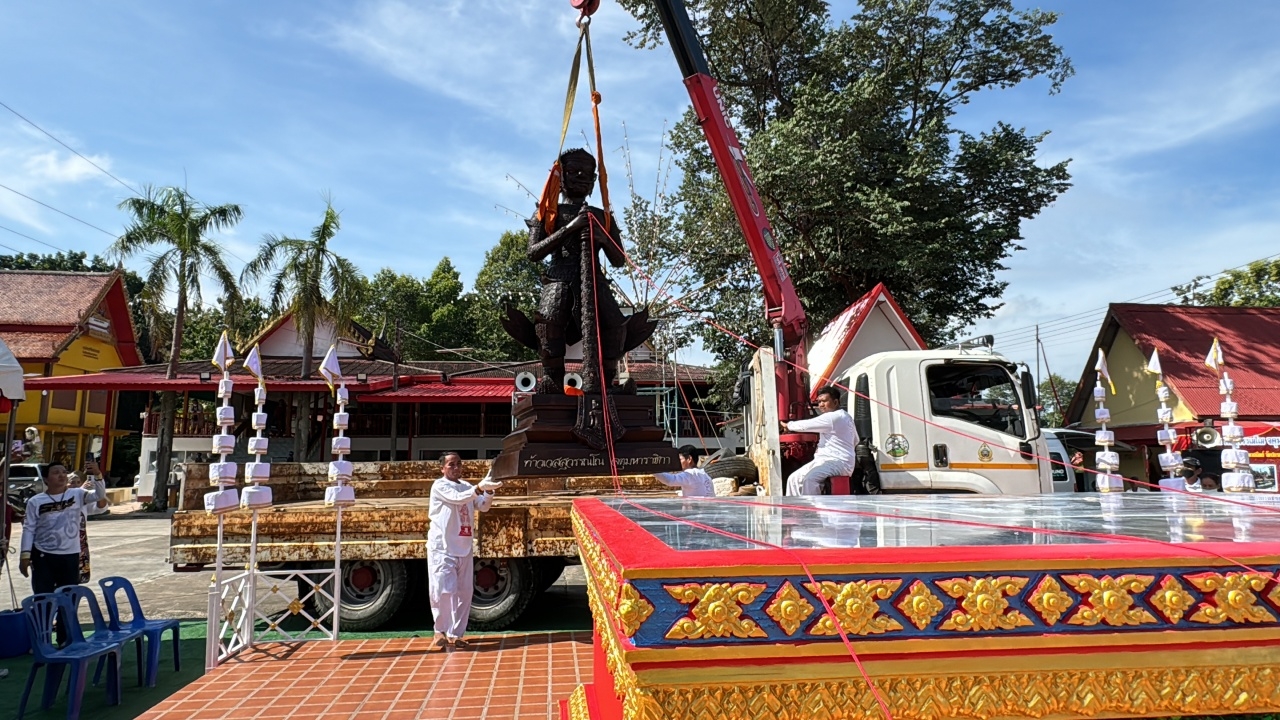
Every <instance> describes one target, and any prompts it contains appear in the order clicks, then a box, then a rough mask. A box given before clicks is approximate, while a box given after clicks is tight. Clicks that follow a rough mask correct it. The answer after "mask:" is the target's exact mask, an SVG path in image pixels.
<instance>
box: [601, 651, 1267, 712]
mask: <svg viewBox="0 0 1280 720" xmlns="http://www.w3.org/2000/svg"><path fill="white" fill-rule="evenodd" d="M876 687H877V689H878V690H879V692H880V694H881V696H882V697H883V698H884V699H885V702H887V703H888V706H889V708H888V709H889V713H888V714H889V716H891V717H893V718H895V719H897V720H948V719H950V718H957V717H969V718H978V719H979V720H987V719H988V718H1007V717H1039V718H1044V717H1051V718H1095V717H1108V716H1110V717H1124V716H1147V717H1150V716H1175V715H1193V714H1235V713H1250V712H1251V713H1259V712H1267V711H1272V712H1274V711H1275V710H1277V709H1280V669H1276V668H1272V667H1259V666H1256V665H1236V666H1226V667H1195V668H1134V669H1125V670H1062V671H1052V672H1009V673H996V674H991V675H978V674H968V673H945V674H939V675H925V676H918V675H911V676H899V677H885V678H882V677H879V676H877V678H876ZM632 697H634V698H635V702H631V698H632ZM882 716H883V714H882V713H881V711H880V709H879V706H878V704H877V702H876V699H875V697H874V696H873V695H872V694H871V691H870V689H869V688H868V687H867V684H866V682H864V681H863V680H862V679H861V678H860V677H858V676H856V675H855V676H854V677H852V678H851V679H849V680H844V681H836V680H829V681H794V682H778V683H760V684H751V683H734V684H728V683H725V684H708V685H694V684H689V685H673V686H665V687H654V688H644V689H643V690H634V691H633V695H629V696H627V697H626V698H624V701H623V717H624V718H625V719H626V720H657V718H677V717H678V718H687V719H688V720H765V719H766V718H776V719H777V720H804V719H807V718H815V717H821V718H829V719H832V720H835V719H838V718H860V717H882Z"/></svg>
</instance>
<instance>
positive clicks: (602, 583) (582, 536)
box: [572, 513, 622, 608]
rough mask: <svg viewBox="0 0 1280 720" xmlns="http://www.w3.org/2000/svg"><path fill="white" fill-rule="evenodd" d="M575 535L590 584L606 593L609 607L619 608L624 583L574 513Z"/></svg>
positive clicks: (598, 544) (593, 537) (592, 536)
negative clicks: (621, 588) (619, 593)
mask: <svg viewBox="0 0 1280 720" xmlns="http://www.w3.org/2000/svg"><path fill="white" fill-rule="evenodd" d="M572 518H573V534H574V536H575V537H576V538H577V541H578V554H579V555H580V556H581V557H582V562H583V564H584V565H586V569H587V571H588V576H589V577H588V582H587V584H588V585H590V584H591V583H592V582H595V583H596V584H597V585H599V589H600V591H601V592H602V593H604V597H605V600H606V601H607V603H608V607H610V608H616V607H617V606H618V592H619V589H620V586H621V585H622V581H621V580H620V579H619V578H618V576H617V574H616V573H615V572H614V571H613V566H611V565H610V564H609V561H608V560H606V559H605V557H604V550H603V549H602V548H601V547H600V543H599V542H598V541H597V540H596V538H595V536H594V535H593V534H592V533H591V531H590V530H589V529H588V528H587V526H586V524H585V523H583V522H582V519H581V518H580V517H578V514H577V513H573V516H572Z"/></svg>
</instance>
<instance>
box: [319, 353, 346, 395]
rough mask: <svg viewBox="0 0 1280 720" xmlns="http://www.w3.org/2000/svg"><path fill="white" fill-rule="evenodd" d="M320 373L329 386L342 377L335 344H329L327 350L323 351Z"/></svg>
mask: <svg viewBox="0 0 1280 720" xmlns="http://www.w3.org/2000/svg"><path fill="white" fill-rule="evenodd" d="M320 374H321V375H323V376H324V381H325V382H327V383H329V387H330V388H332V387H333V384H334V383H335V382H337V381H339V380H341V379H342V366H341V365H339V364H338V346H337V345H330V346H329V352H327V353H325V356H324V360H323V361H321V363H320Z"/></svg>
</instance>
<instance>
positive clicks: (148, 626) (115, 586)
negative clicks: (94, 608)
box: [98, 577, 182, 687]
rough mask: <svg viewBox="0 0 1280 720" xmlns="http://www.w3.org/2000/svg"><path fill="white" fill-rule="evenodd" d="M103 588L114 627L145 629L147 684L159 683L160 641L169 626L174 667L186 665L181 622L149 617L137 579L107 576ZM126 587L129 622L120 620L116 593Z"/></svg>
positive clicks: (178, 667)
mask: <svg viewBox="0 0 1280 720" xmlns="http://www.w3.org/2000/svg"><path fill="white" fill-rule="evenodd" d="M98 586H99V587H101V588H102V598H103V599H104V600H106V601H107V616H108V617H109V618H110V623H111V629H112V630H141V631H142V634H143V635H144V636H146V638H147V687H155V686H156V675H157V674H158V673H159V672H160V641H161V639H162V638H163V637H164V633H165V631H167V630H172V631H173V670H174V672H177V671H179V670H181V669H182V660H181V654H180V652H179V647H178V646H179V643H180V642H181V640H182V638H181V630H180V623H179V622H178V621H177V620H148V619H147V617H146V616H145V615H143V614H142V604H141V603H139V602H138V593H137V592H135V591H134V589H133V583H131V582H129V581H128V580H126V579H124V578H122V577H106V578H102V579H101V580H99V581H98ZM122 590H123V591H124V594H125V597H127V598H128V599H129V610H130V612H131V613H132V615H133V619H131V620H130V621H129V623H128V624H127V625H125V624H121V622H120V605H119V603H118V602H117V600H116V593H119V592H120V591H122Z"/></svg>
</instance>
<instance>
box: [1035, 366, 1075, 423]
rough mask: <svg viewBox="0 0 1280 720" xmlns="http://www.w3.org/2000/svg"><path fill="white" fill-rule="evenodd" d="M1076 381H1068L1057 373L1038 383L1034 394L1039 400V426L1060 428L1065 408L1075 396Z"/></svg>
mask: <svg viewBox="0 0 1280 720" xmlns="http://www.w3.org/2000/svg"><path fill="white" fill-rule="evenodd" d="M1079 384H1080V383H1079V381H1077V380H1068V379H1066V378H1064V377H1062V376H1061V375H1058V374H1057V373H1050V374H1049V376H1048V377H1046V378H1045V379H1044V380H1041V381H1040V384H1039V386H1037V388H1036V394H1037V395H1038V396H1039V400H1040V426H1041V427H1057V428H1060V427H1062V423H1063V418H1064V416H1065V413H1066V412H1067V406H1068V405H1070V404H1071V398H1072V397H1074V396H1075V394H1076V385H1079Z"/></svg>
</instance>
